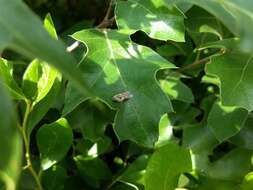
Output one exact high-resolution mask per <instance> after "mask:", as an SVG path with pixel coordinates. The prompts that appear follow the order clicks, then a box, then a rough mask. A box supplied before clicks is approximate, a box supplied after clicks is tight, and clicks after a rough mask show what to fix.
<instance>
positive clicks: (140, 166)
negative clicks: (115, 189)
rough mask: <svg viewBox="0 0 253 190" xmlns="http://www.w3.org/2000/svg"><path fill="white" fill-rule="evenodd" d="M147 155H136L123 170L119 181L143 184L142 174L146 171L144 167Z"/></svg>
mask: <svg viewBox="0 0 253 190" xmlns="http://www.w3.org/2000/svg"><path fill="white" fill-rule="evenodd" d="M148 159H149V157H148V156H147V155H142V156H140V157H138V158H137V159H136V160H135V161H134V162H133V163H131V165H129V167H128V168H127V169H126V170H125V171H124V172H123V174H122V175H121V177H120V179H119V181H123V182H126V183H132V184H136V183H138V184H142V185H144V176H145V172H146V167H147V164H148Z"/></svg>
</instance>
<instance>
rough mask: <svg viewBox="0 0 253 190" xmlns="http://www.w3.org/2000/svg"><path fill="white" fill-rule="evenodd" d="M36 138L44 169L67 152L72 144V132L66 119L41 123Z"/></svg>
mask: <svg viewBox="0 0 253 190" xmlns="http://www.w3.org/2000/svg"><path fill="white" fill-rule="evenodd" d="M36 138H37V145H38V148H39V151H40V158H41V167H42V169H43V170H46V169H48V168H50V167H51V166H52V165H54V164H55V163H57V162H58V161H60V160H61V159H62V158H64V156H65V155H66V154H67V152H68V150H69V148H70V147H71V145H72V141H73V134H72V130H71V128H70V127H69V125H68V122H67V120H66V119H64V118H61V119H59V120H57V121H56V122H54V123H51V124H46V125H43V126H42V127H41V128H40V129H39V130H38V132H37V136H36Z"/></svg>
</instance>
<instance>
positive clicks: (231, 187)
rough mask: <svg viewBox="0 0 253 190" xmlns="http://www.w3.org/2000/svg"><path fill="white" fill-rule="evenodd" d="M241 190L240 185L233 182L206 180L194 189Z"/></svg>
mask: <svg viewBox="0 0 253 190" xmlns="http://www.w3.org/2000/svg"><path fill="white" fill-rule="evenodd" d="M214 189H215V190H241V189H240V185H238V183H236V182H233V181H226V180H217V179H210V178H207V179H205V180H203V181H202V182H201V184H199V185H198V186H197V188H194V190H214Z"/></svg>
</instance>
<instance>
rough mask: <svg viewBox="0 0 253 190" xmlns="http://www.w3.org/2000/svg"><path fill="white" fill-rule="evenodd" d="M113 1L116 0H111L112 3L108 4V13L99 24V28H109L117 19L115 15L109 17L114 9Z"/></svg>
mask: <svg viewBox="0 0 253 190" xmlns="http://www.w3.org/2000/svg"><path fill="white" fill-rule="evenodd" d="M113 1H114V0H110V4H109V6H108V9H107V11H106V15H105V17H104V19H103V21H102V22H101V23H100V24H99V25H97V28H107V27H109V26H112V25H113V23H114V21H115V17H114V16H113V17H112V18H110V19H109V17H110V14H111V11H112V7H113Z"/></svg>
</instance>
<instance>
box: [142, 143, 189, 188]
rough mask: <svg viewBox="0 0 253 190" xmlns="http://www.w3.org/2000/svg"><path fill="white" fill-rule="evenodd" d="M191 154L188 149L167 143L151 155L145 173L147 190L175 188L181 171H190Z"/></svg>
mask: <svg viewBox="0 0 253 190" xmlns="http://www.w3.org/2000/svg"><path fill="white" fill-rule="evenodd" d="M191 169H192V166H191V156H190V152H189V151H188V150H187V149H184V148H182V147H179V146H178V145H176V144H172V143H171V144H167V145H165V146H163V147H161V148H159V149H158V150H156V152H155V153H154V154H153V155H152V156H151V158H150V161H149V163H148V166H147V169H146V174H145V189H146V190H157V189H159V190H174V189H175V188H176V187H177V185H178V179H179V176H180V174H181V173H184V172H190V171H191Z"/></svg>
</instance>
